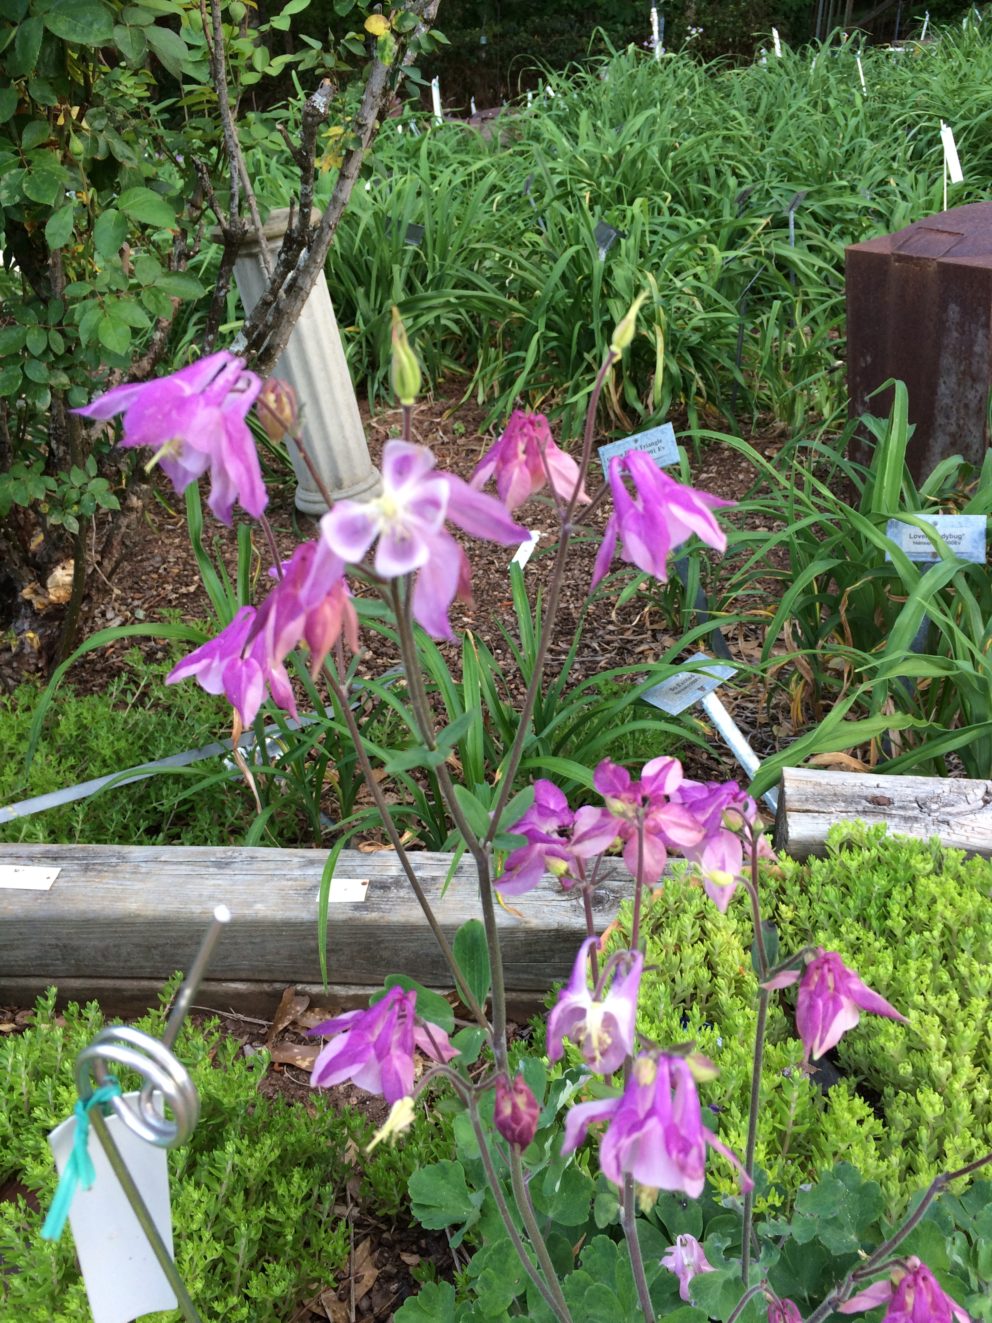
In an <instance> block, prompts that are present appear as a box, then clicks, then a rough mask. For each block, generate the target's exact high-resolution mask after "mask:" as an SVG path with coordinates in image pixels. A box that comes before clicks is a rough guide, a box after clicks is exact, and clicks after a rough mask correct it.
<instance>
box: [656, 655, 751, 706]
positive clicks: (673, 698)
mask: <svg viewBox="0 0 992 1323" xmlns="http://www.w3.org/2000/svg"><path fill="white" fill-rule="evenodd" d="M689 661H690V662H707V663H709V665H708V666H707V669H706V670H705V671H703V670H698V671H683V672H682V673H681V674H680V675H670V676H669V677H668V679H667V680H662V681H661V683H660V684H656V685H655V686H654V687H653V688H651V689H648V690H646V691H645V692H644V693H643V694H642V695H641V697H642V698H643V699H644V701H645V703H650V704H651V706H652V707H657V708H661V710H662V712H666V713H667V714H668V716H670V717H677V716H678V714H679V713H680V712H684V711H685V710H686V708H690V707H692V706H693V705H694V704H696V703H699V702H701V701H702V699H704V698H705V697H706V695H707V694H711V693H712V692H713V690H714V689H717V688H719V686H720V685H721V684H722V683H723V681H724V680H729V679H730V677H731V676H732V675H733V673H734V668H733V666H721V665H720V663H719V662H715V661H713V659H712V657H707V655H706V653H705V652H697V653H696V655H695V656H694V657H690V658H689Z"/></svg>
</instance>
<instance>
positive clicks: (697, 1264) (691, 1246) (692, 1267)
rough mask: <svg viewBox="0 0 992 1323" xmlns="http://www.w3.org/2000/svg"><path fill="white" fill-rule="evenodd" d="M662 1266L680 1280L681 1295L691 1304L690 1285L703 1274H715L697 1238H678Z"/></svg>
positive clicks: (665, 1254)
mask: <svg viewBox="0 0 992 1323" xmlns="http://www.w3.org/2000/svg"><path fill="white" fill-rule="evenodd" d="M661 1266H662V1267H663V1268H667V1269H668V1271H669V1272H673V1273H674V1274H675V1276H676V1277H677V1278H678V1279H679V1295H680V1297H681V1298H682V1299H683V1300H685V1301H686V1302H687V1303H691V1301H692V1297H691V1296H690V1295H689V1283H690V1282H691V1281H692V1279H693V1278H694V1277H698V1276H699V1274H700V1273H701V1272H713V1270H714V1269H713V1265H712V1263H710V1261H709V1259H707V1257H706V1254H705V1251H704V1250H703V1247H702V1245H700V1243H699V1241H698V1240H697V1239H696V1237H695V1236H689V1235H685V1236H676V1237H675V1244H674V1245H672V1246H670V1247H669V1248H668V1249H667V1250H666V1251H665V1253H664V1254H663V1255H662V1258H661Z"/></svg>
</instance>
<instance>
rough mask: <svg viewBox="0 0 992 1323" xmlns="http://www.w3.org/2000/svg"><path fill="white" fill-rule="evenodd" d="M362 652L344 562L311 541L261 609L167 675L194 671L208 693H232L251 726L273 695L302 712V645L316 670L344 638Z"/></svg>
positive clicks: (241, 616) (242, 615)
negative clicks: (296, 669)
mask: <svg viewBox="0 0 992 1323" xmlns="http://www.w3.org/2000/svg"><path fill="white" fill-rule="evenodd" d="M342 635H343V636H344V638H345V641H346V642H347V643H348V646H349V647H350V648H351V650H352V652H356V651H357V650H358V619H357V617H356V615H355V608H354V606H353V605H352V601H351V594H350V593H349V591H348V586H347V584H346V583H345V581H344V566H343V565H342V563H341V561H340V560H339V559H338V557H336V556H335V555H334V554H333V552H331V551H330V549H329V548H328V547H327V546H325V545H324V544H323V543H322V542H304V543H302V544H301V545H300V546H298V547H297V548H296V550H295V551H294V552H293V554H292V556H291V557H290V559H289V560H288V561H286V562H285V564H284V565H283V567H282V578H280V579H279V580H278V581H277V582H276V584H275V586H274V587H273V588H272V591H271V592H270V593H269V595H268V597H267V598H266V599H265V601H264V602H263V603H262V605H261V606H260V607H259V608H258V609H257V610H256V609H255V608H254V607H251V606H245V607H242V608H241V610H240V611H239V612H238V613H237V615H236V616H235V617H234V620H232V621H231V623H230V624H229V625H228V626H227V628H226V629H223V630H222V631H221V632H220V634H218V635H217V637H216V638H214V639H211V640H210V641H209V642H208V643H205V644H203V646H202V647H199V648H197V649H196V650H195V651H194V652H191V653H190V655H189V656H188V657H184V658H183V660H182V661H181V662H179V663H178V664H177V665H176V666H174V667H173V668H172V670H171V671H170V672H169V674H168V675H167V676H166V681H165V682H166V684H176V683H177V682H178V681H180V680H186V679H188V678H190V677H191V676H192V677H194V678H195V679H196V681H197V682H198V684H199V685H200V686H201V688H203V689H205V690H206V691H207V693H208V694H219V693H224V694H225V695H226V697H227V700H228V702H229V703H230V704H231V706H232V707H233V708H234V709H235V711H236V712H237V714H238V717H239V719H240V721H241V724H242V726H244V727H247V726H250V725H251V723H252V722H253V721H254V720H255V717H256V716H257V714H258V709H259V708H260V707H261V705H262V700H263V698H264V697H265V689H266V685H267V686H268V689H269V692H270V694H271V696H272V700H273V702H274V703H276V705H277V706H278V707H281V708H283V709H284V710H285V711H287V712H289V713H290V714H291V715H292V716H294V717H295V716H296V699H295V697H294V695H293V687H292V685H291V684H290V681H289V676H288V674H287V672H286V666H285V662H286V658H287V657H288V656H289V654H290V653H291V652H292V651H293V649H294V648H295V647H297V646H298V644H300V643H301V642H303V643H306V645H307V647H308V648H309V650H310V670H311V674H313V675H316V673H317V671H318V670H319V669H320V666H321V665H322V663H323V661H324V658H325V657H326V656H327V653H328V652H329V650H330V649H331V647H333V645H334V643H335V642H336V641H337V639H338V638H339V637H341V636H342Z"/></svg>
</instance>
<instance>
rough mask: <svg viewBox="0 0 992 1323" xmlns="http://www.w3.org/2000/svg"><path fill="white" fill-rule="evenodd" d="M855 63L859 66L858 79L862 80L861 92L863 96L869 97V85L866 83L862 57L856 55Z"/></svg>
mask: <svg viewBox="0 0 992 1323" xmlns="http://www.w3.org/2000/svg"><path fill="white" fill-rule="evenodd" d="M854 63H855V64H856V65H857V66H858V77H859V78H860V80H861V92H862V95H863V96H867V95H868V84H867V83H866V82H865V71H864V67H863V65H862V63H861V56H860V55H855V57H854Z"/></svg>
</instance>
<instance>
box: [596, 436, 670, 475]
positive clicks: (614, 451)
mask: <svg viewBox="0 0 992 1323" xmlns="http://www.w3.org/2000/svg"><path fill="white" fill-rule="evenodd" d="M628 450H643V451H644V453H645V454H646V455H650V456H651V458H652V459H653V460H654V462H655V463H656V464H657V465H658V467H659V468H660V469H667V468H668V467H669V465H670V464H677V463H678V462H679V448H678V445H677V444H676V441H675V428H674V427H673V426H672V425H671V423H662V424H661V426H660V427H649V428H648V430H647V431H646V432H638V433H637V434H636V436H625V437H622V438H621V440H619V441H610V442H608V443H607V444H606V445H605V446H600V447H599V462H600V464H602V466H603V477H604V478H605V477H606V476H607V474H608V472H609V468H610V460H611V459H612V458H613V456H614V455H626V453H627V451H628Z"/></svg>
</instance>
